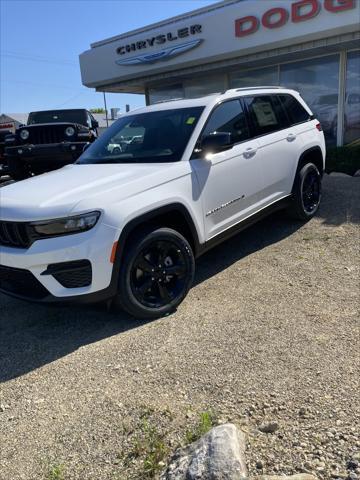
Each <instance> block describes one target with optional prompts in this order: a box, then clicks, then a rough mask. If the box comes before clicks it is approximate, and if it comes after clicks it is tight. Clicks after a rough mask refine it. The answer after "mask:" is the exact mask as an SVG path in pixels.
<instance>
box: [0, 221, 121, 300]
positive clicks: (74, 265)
mask: <svg viewBox="0 0 360 480" xmlns="http://www.w3.org/2000/svg"><path fill="white" fill-rule="evenodd" d="M118 238H119V231H118V230H117V229H115V228H112V227H109V226H107V225H103V224H100V225H97V226H96V227H94V229H92V230H89V231H88V232H84V233H79V234H74V235H67V236H64V237H56V238H50V239H44V240H37V241H36V242H35V243H33V244H32V245H31V247H30V248H28V249H22V248H14V247H4V246H0V291H1V292H3V293H6V294H8V295H11V296H14V297H17V298H21V299H25V300H31V301H36V302H43V303H54V302H59V303H79V302H80V303H83V302H96V301H100V300H105V299H106V298H110V297H112V296H114V295H115V294H116V290H117V275H116V271H115V270H116V269H114V268H113V267H114V265H113V264H112V263H111V262H110V256H111V251H112V246H113V244H114V242H115V241H117V240H118Z"/></svg>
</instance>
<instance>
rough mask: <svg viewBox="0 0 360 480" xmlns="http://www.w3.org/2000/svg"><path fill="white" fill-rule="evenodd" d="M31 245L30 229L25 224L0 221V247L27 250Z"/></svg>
mask: <svg viewBox="0 0 360 480" xmlns="http://www.w3.org/2000/svg"><path fill="white" fill-rule="evenodd" d="M31 243H32V235H31V232H30V227H29V225H28V224H26V223H25V222H3V221H0V245H5V246H6V247H17V248H29V247H30V245H31Z"/></svg>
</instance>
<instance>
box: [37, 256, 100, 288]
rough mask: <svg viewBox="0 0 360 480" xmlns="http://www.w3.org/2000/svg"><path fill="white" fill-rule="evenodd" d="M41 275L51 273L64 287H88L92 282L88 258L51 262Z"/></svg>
mask: <svg viewBox="0 0 360 480" xmlns="http://www.w3.org/2000/svg"><path fill="white" fill-rule="evenodd" d="M42 275H52V276H53V277H54V278H55V280H57V281H58V282H59V283H60V284H61V285H62V286H63V287H65V288H80V287H88V286H89V285H91V282H92V268H91V263H90V262H89V260H75V261H73V262H63V263H53V264H51V265H48V268H47V269H46V270H45V272H43V273H42Z"/></svg>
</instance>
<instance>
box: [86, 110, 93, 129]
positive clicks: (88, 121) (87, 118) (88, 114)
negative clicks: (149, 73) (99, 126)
mask: <svg viewBox="0 0 360 480" xmlns="http://www.w3.org/2000/svg"><path fill="white" fill-rule="evenodd" d="M86 122H87V124H88V127H89V128H91V126H92V115H90V113H89V112H86Z"/></svg>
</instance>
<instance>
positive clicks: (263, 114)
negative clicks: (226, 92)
mask: <svg viewBox="0 0 360 480" xmlns="http://www.w3.org/2000/svg"><path fill="white" fill-rule="evenodd" d="M252 108H253V110H254V113H255V115H256V119H257V121H258V124H259V126H260V127H268V126H270V125H276V124H277V120H276V117H275V113H274V111H273V108H272V105H271V103H270V102H257V103H253V104H252Z"/></svg>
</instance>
